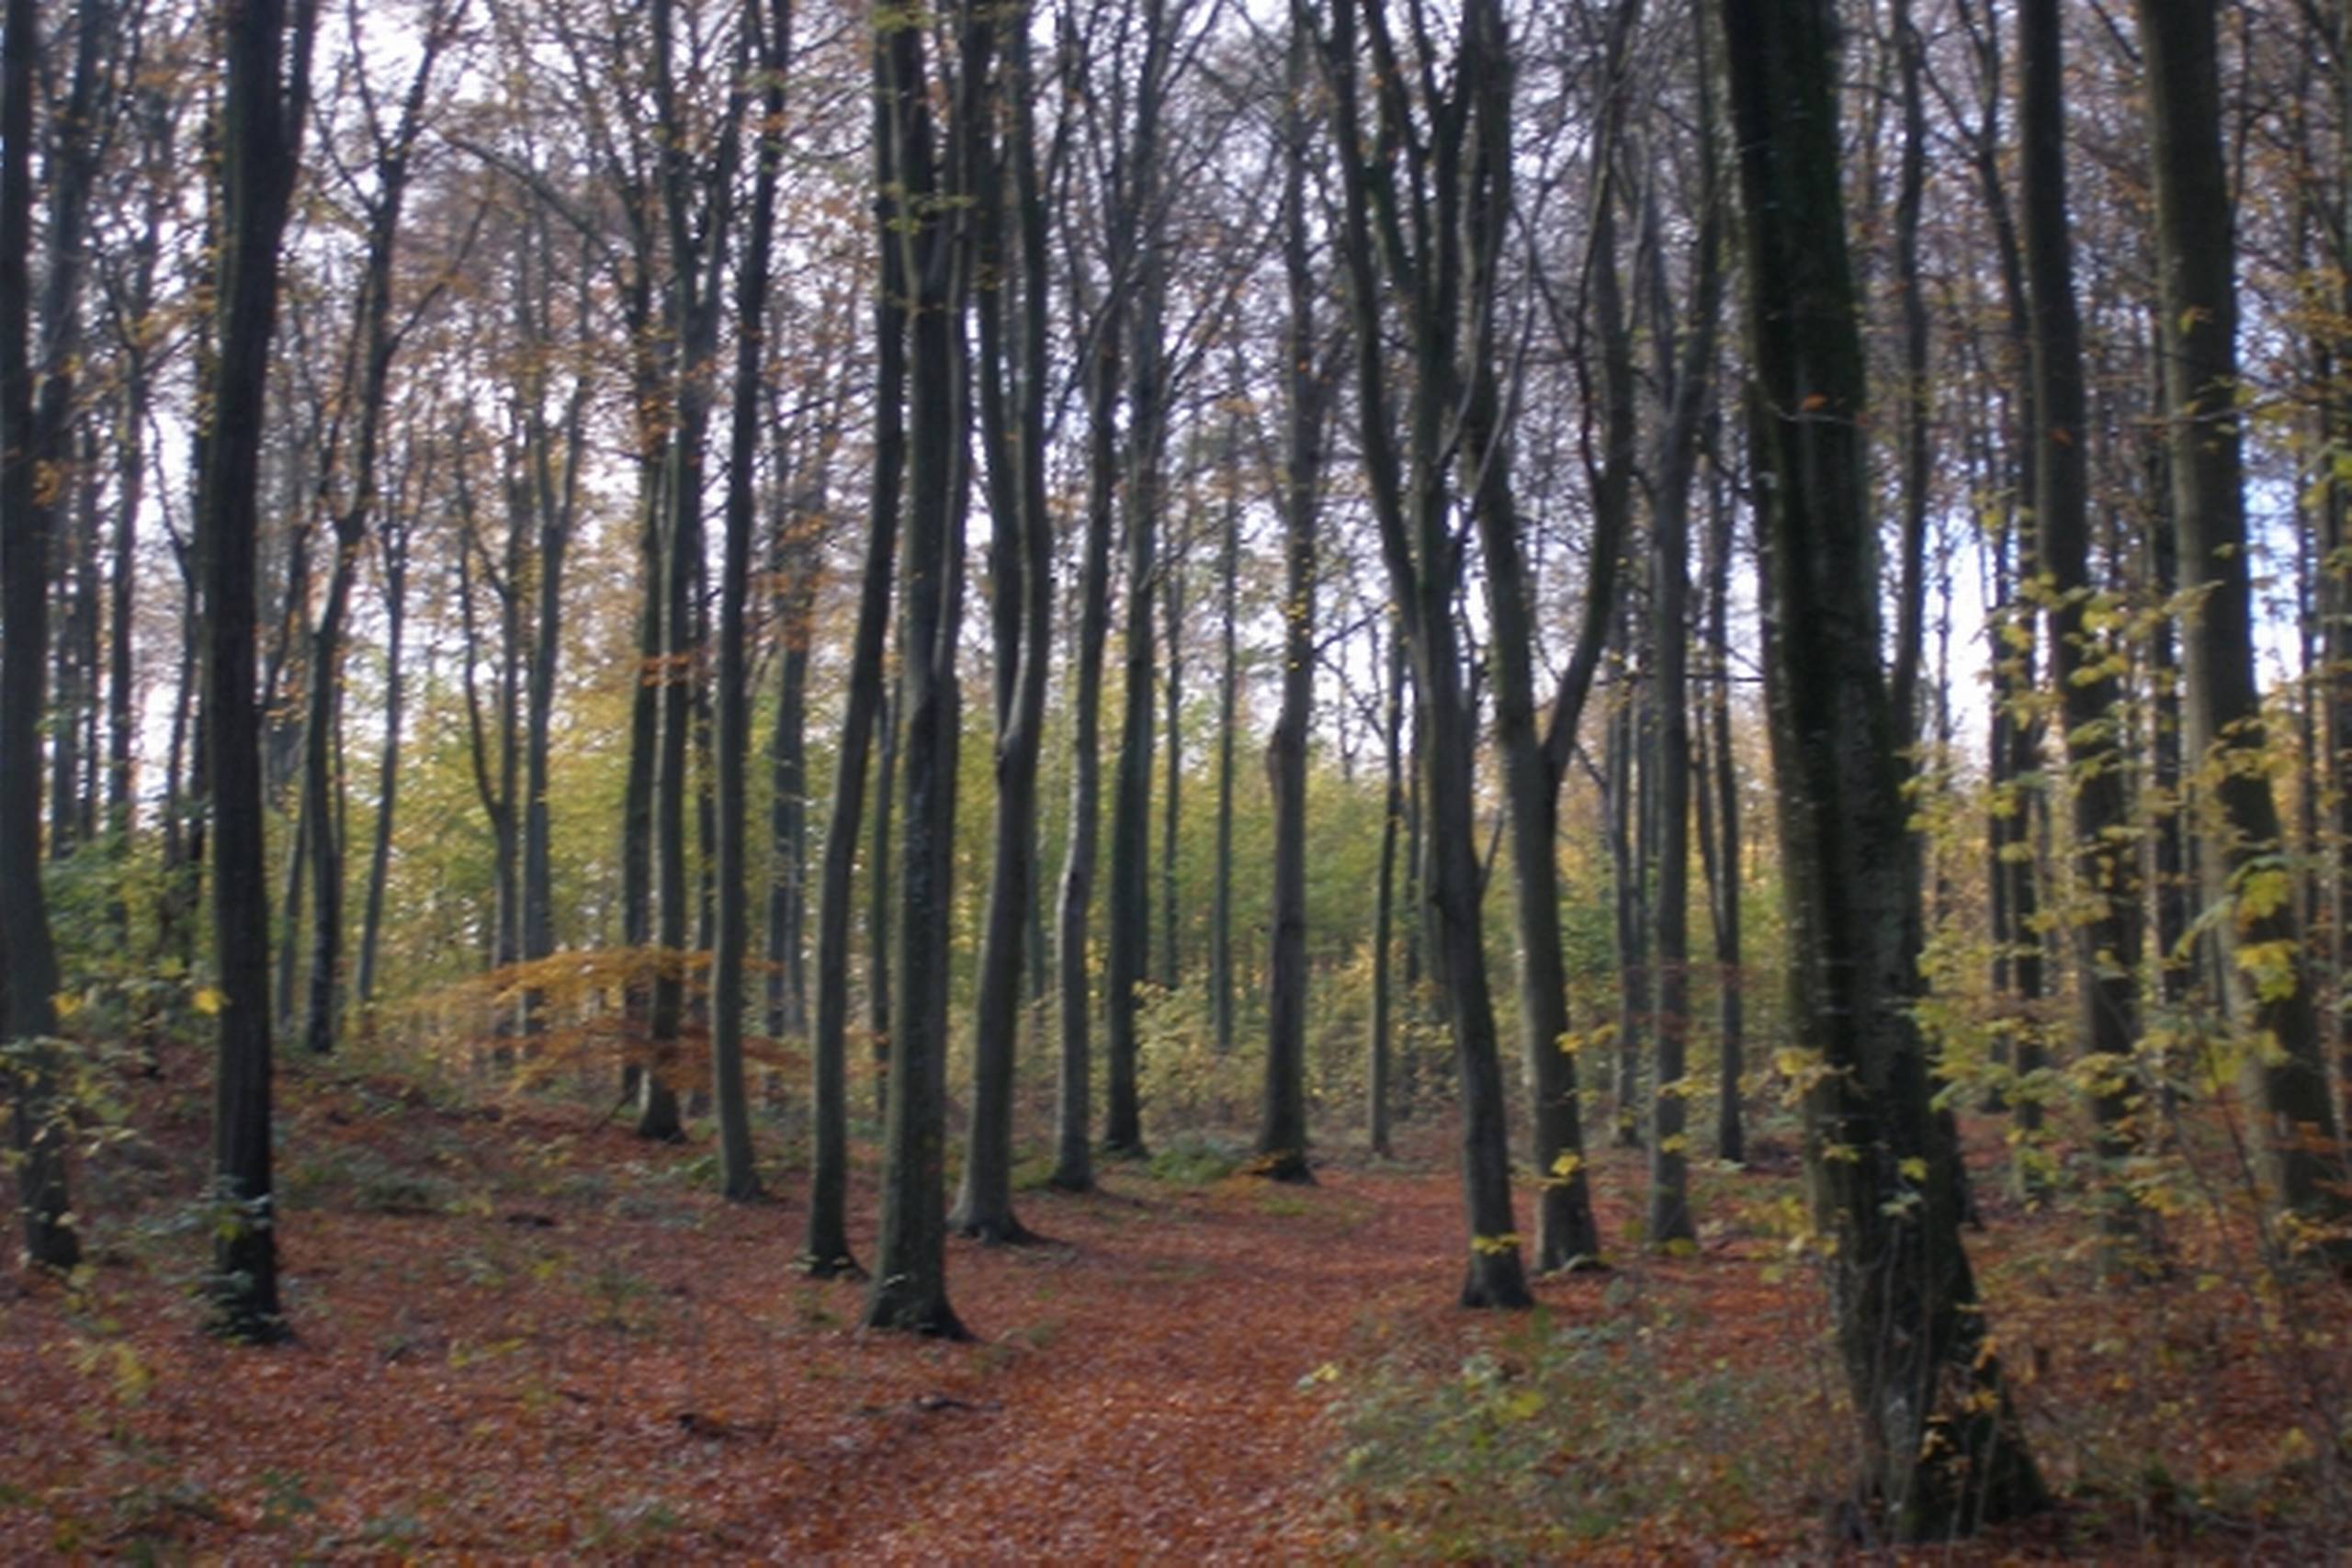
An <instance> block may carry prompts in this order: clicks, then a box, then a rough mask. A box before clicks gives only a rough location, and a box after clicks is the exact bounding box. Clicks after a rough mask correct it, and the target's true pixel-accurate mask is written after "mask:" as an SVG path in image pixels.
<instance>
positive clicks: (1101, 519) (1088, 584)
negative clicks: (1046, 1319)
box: [1053, 298, 1121, 1192]
mask: <svg viewBox="0 0 2352 1568" xmlns="http://www.w3.org/2000/svg"><path fill="white" fill-rule="evenodd" d="M1115 304H1116V301H1115V298H1114V299H1113V300H1112V301H1109V302H1106V304H1105V306H1104V309H1103V313H1102V316H1101V319H1100V320H1098V321H1097V323H1096V327H1095V331H1094V333H1092V336H1091V343H1090V344H1088V347H1087V350H1086V354H1087V357H1086V360H1085V366H1084V372H1083V373H1084V375H1085V378H1086V400H1087V436H1086V440H1087V493H1086V520H1085V524H1084V526H1083V530H1082V531H1083V540H1082V542H1081V544H1080V565H1079V610H1078V647H1077V649H1076V658H1075V660H1073V663H1074V666H1075V668H1074V670H1073V671H1072V674H1071V680H1070V711H1071V723H1070V728H1071V731H1072V734H1071V740H1070V807H1069V840H1068V843H1067V845H1066V847H1065V849H1064V852H1063V855H1062V881H1061V889H1060V893H1059V896H1058V897H1057V909H1056V914H1055V934H1054V946H1055V969H1056V971H1057V979H1056V989H1057V994H1058V998H1059V1007H1058V1012H1059V1021H1060V1024H1061V1058H1060V1062H1059V1065H1058V1068H1057V1074H1056V1083H1055V1117H1054V1174H1053V1183H1054V1185H1055V1186H1056V1187H1058V1188H1060V1189H1062V1190H1064V1191H1068V1192H1083V1191H1086V1190H1088V1189H1090V1188H1091V1187H1092V1186H1093V1185H1094V1156H1093V1145H1092V1144H1091V1141H1090V1138H1091V1127H1090V1125H1089V1123H1090V1122H1091V1117H1092V1108H1091V1100H1092V1098H1093V1088H1092V1081H1091V1080H1092V1076H1093V1061H1092V1047H1091V1042H1090V1040H1089V1038H1088V1035H1089V1032H1090V1028H1091V1021H1092V1014H1093V1007H1094V983H1093V976H1092V972H1091V961H1090V958H1089V954H1088V934H1087V928H1088V920H1089V914H1090V909H1091V904H1092V902H1093V892H1094V862H1095V854H1096V841H1097V839H1098V838H1099V836H1100V832H1099V829H1100V827H1101V822H1102V800H1103V784H1102V779H1103V739H1102V733H1103V717H1102V710H1103V650H1104V645H1105V643H1107V642H1108V640H1109V635H1108V633H1109V626H1110V619H1111V614H1110V600H1111V527H1112V520H1113V516H1114V503H1115V498H1116V495H1117V491H1118V481H1119V476H1118V450H1119V446H1118V443H1119V426H1118V419H1119V393H1118V389H1119V378H1120V359H1121V356H1120V352H1119V348H1120V336H1121V333H1120V331H1119V328H1118V324H1117V321H1118V318H1117V316H1116V314H1115V313H1114V310H1115Z"/></svg>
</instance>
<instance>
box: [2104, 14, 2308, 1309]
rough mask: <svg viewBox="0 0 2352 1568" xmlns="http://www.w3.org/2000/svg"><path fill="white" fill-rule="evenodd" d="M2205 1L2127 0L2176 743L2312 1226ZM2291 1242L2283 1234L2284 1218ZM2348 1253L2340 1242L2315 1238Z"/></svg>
mask: <svg viewBox="0 0 2352 1568" xmlns="http://www.w3.org/2000/svg"><path fill="white" fill-rule="evenodd" d="M2215 10H2216V7H2215V5H2214V4H2213V0H2180V3H2177V4H2154V3H2152V0H2142V3H2141V5H2140V6H2139V17H2140V35H2141V41H2142V45H2143V49H2144V51H2145V52H2146V56H2147V65H2148V130H2149V140H2150V142H2151V145H2152V167H2153V169H2154V185H2155V194H2156V252H2157V258H2158V261H2159V278H2160V284H2161V288H2160V294H2161V307H2162V308H2161V310H2160V311H2159V317H2160V320H2161V321H2162V323H2163V328H2164V335H2163V343H2164V362H2165V371H2166V374H2165V415H2166V420H2167V423H2166V433H2167V435H2168V439H2169V446H2170V449H2171V457H2172V503H2173V526H2174V530H2175V532H2176V534H2177V537H2178V540H2179V568H2180V573H2181V577H2182V581H2183V582H2184V584H2185V585H2197V586H2200V587H2201V588H2202V590H2203V592H2202V594H2201V597H2200V603H2199V611H2198V613H2197V615H2194V616H2193V617H2192V618H2191V619H2190V621H2189V623H2188V626H2187V628H2186V629H2185V631H2184V633H2183V636H2182V643H2183V648H2184V652H2185V655H2186V657H2185V660H2184V663H2185V665H2186V677H2187V679H2186V681H2185V682H2184V692H2185V697H2186V703H2187V708H2188V736H2187V744H2188V749H2189V752H2190V755H2192V756H2193V757H2194V758H2195V759H2196V763H2197V767H2198V770H2199V782H2200V784H2201V785H2202V789H2201V792H2200V793H2203V794H2206V795H2210V796H2211V799H2212V801H2213V803H2214V806H2215V807H2216V808H2217V810H2218V813H2219V821H2220V822H2221V823H2223V824H2226V832H2223V833H2217V834H2216V835H2215V837H2214V839H2213V841H2212V842H2211V843H2210V844H2208V845H2206V846H2205V854H2204V857H2203V859H2204V871H2205V879H2206V890H2207V897H2208V898H2209V899H2218V898H2220V897H2223V896H2224V895H2226V896H2228V897H2231V898H2232V899H2233V903H2234V916H2235V918H2234V919H2233V920H2232V921H2231V922H2228V923H2227V925H2226V926H2225V928H2224V931H2225V937H2226V942H2227V945H2228V947H2229V949H2230V956H2231V959H2232V962H2231V964H2230V965H2229V967H2230V969H2231V971H2232V973H2233V976H2234V977H2235V984H2236V986H2237V988H2238V991H2239V996H2240V999H2241V1001H2242V1002H2243V1004H2244V1005H2245V1010H2246V1012H2247V1015H2248V1021H2249V1022H2250V1023H2251V1025H2252V1027H2253V1030H2254V1035H2255V1038H2256V1040H2259V1041H2262V1042H2263V1043H2262V1044H2260V1045H2259V1046H2253V1045H2250V1046H2249V1047H2248V1049H2247V1050H2246V1053H2245V1058H2246V1066H2245V1100H2246V1102H2247V1103H2248V1104H2249V1105H2250V1106H2252V1107H2253V1108H2254V1110H2255V1111H2256V1114H2257V1116H2258V1117H2259V1119H2260V1125H2259V1127H2258V1128H2257V1129H2256V1139H2257V1141H2258V1143H2259V1145H2260V1148H2261V1152H2262V1156H2263V1164H2264V1171H2263V1176H2264V1179H2265V1181H2266V1182H2267V1185H2268V1187H2269V1193H2268V1196H2269V1199H2270V1201H2271V1202H2272V1203H2273V1204H2274V1205H2275V1206H2276V1208H2277V1210H2278V1213H2280V1214H2281V1215H2282V1216H2290V1217H2291V1218H2292V1219H2293V1220H2294V1221H2297V1222H2300V1223H2301V1224H2306V1225H2313V1226H2318V1227H2321V1228H2322V1229H2323V1231H2324V1230H2328V1229H2332V1228H2334V1227H2336V1226H2339V1225H2340V1224H2342V1222H2343V1221H2344V1220H2345V1219H2346V1217H2347V1215H2352V1196H2347V1189H2346V1186H2345V1181H2344V1171H2345V1157H2344V1145H2343V1135H2342V1130H2341V1127H2340V1125H2339V1123H2338V1122H2337V1119H2336V1112H2335V1101H2334V1100H2333V1099H2332V1098H2331V1096H2330V1094H2329V1092H2328V1086H2327V1071H2326V1066H2325V1060H2324V1056H2323V1055H2322V1045H2321V1039H2320V1025H2319V1015H2318V1011H2317V1009H2316V1007H2315V1006H2314V976H2312V974H2311V973H2310V964H2309V955H2308V954H2307V953H2305V952H2304V951H2303V947H2302V932H2301V927H2300V922H2299V921H2298V920H2297V919H2296V917H2295V908H2294V899H2293V897H2291V895H2290V892H2289V891H2287V890H2284V889H2281V888H2279V887H2278V886H2275V885H2276V884H2278V883H2281V882H2286V883H2290V874H2289V873H2287V872H2284V871H2281V870H2278V869H2276V868H2273V867H2270V866H2268V865H2267V857H2269V856H2272V855H2275V854H2277V853H2278V852H2279V851H2280V850H2281V848H2282V847H2283V846H2282V840H2281V836H2280V827H2279V820H2278V802H2277V801H2276V800H2275V799H2274V798H2273V796H2272V795H2271V789H2270V780H2269V775H2268V773H2267V770H2266V769H2264V768H2263V767H2262V766H2261V765H2260V764H2259V761H2258V759H2259V758H2260V757H2261V755H2262V748H2263V725H2262V705H2261V694H2260V693H2259V691H2258V690H2257V688H2256V684H2255V673H2254V644H2253V622H2252V616H2253V604H2252V592H2251V588H2250V584H2249V581H2248V569H2247V565H2246V558H2245V547H2246V530H2245V494H2244V489H2243V486H2244V472H2243V466H2242V459H2241V456H2240V451H2239V441H2240V430H2239V418H2240V415H2239V408H2238V402H2237V396H2238V363H2237V295H2236V286H2235V280H2234V277H2233V254H2234V252H2233V235H2234V231H2235V224H2234V222H2233V218H2232V213H2231V205H2230V186H2229V180H2228V175H2227V171H2226V169H2225V167H2224V164H2223V161H2222V133H2221V118H2220V117H2221V80H2220V63H2219V53H2218V50H2217V46H2216V39H2215V30H2216V28H2215ZM2290 886H2291V884H2290ZM2288 1234H2289V1236H2290V1245H2293V1242H2292V1239H2291V1238H2292V1236H2293V1234H2294V1233H2292V1232H2290V1233H2288ZM2322 1250H2324V1252H2325V1254H2326V1255H2327V1256H2328V1257H2329V1258H2330V1260H2331V1261H2332V1262H2335V1264H2337V1265H2338V1266H2339V1267H2352V1243H2347V1242H2346V1241H2344V1240H2343V1239H2341V1237H2340V1235H2339V1236H2338V1237H2337V1238H2336V1239H2335V1240H2333V1241H2330V1242H2326V1243H2323V1244H2322Z"/></svg>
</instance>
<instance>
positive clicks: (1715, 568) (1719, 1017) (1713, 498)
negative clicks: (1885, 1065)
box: [1700, 469, 1747, 1165]
mask: <svg viewBox="0 0 2352 1568" xmlns="http://www.w3.org/2000/svg"><path fill="white" fill-rule="evenodd" d="M1709 498H1710V499H1709V508H1710V512H1711V513H1712V515H1711V517H1710V519H1709V526H1708V531H1707V649H1708V660H1707V662H1708V674H1709V681H1708V690H1707V725H1708V742H1707V752H1708V756H1707V761H1708V763H1709V766H1710V771H1711V773H1712V774H1713V779H1712V782H1711V784H1710V783H1702V784H1701V786H1700V790H1701V795H1702V798H1703V797H1704V795H1705V792H1706V791H1707V790H1708V789H1709V788H1710V787H1712V788H1713V791H1714V796H1715V831H1716V833H1717V834H1718V835H1719V843H1720V846H1721V847H1720V848H1719V849H1718V850H1717V851H1716V853H1715V864H1716V866H1717V867H1718V872H1717V875H1716V881H1715V902H1714V931H1715V987H1716V1015H1715V1016H1716V1030H1717V1033H1718V1035H1719V1039H1718V1041H1717V1055H1719V1056H1720V1057H1721V1058H1722V1068H1721V1072H1722V1078H1721V1087H1720V1090H1719V1092H1718V1093H1717V1095H1716V1099H1715V1157H1716V1158H1717V1159H1721V1160H1728V1161H1729V1162H1731V1163H1732V1164H1734V1165H1740V1164H1744V1163H1746V1161H1747V1128H1746V1125H1745V1123H1744V1121H1743V1118H1742V1112H1741V1106H1740V1093H1739V1080H1740V1077H1741V1075H1742V1073H1743V1072H1744V1071H1745V1070H1746V1057H1747V1018H1746V1011H1745V1010H1746V1002H1747V976H1745V975H1744V974H1743V973H1742V971H1741V967H1740V930H1739V915H1740V909H1739V901H1740V886H1741V879H1742V874H1743V872H1744V870H1745V867H1744V866H1743V865H1742V863H1741V861H1742V856H1741V852H1740V820H1739V819H1740V804H1739V768H1738V763H1737V761H1736V759H1735V758H1734V756H1733V754H1732V739H1731V635H1730V618H1731V547H1732V530H1733V525H1734V520H1735V516H1736V513H1735V512H1734V509H1733V507H1732V505H1731V503H1730V502H1729V500H1728V499H1727V498H1726V497H1725V496H1724V483H1723V475H1722V472H1721V470H1720V469H1717V470H1716V471H1715V472H1714V474H1713V483H1712V484H1711V485H1710V486H1709Z"/></svg>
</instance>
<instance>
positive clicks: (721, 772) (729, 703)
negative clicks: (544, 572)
mask: <svg viewBox="0 0 2352 1568" xmlns="http://www.w3.org/2000/svg"><path fill="white" fill-rule="evenodd" d="M743 26H744V27H745V28H749V29H750V30H751V31H752V35H753V37H754V38H755V39H756V40H757V41H756V43H755V45H754V51H755V52H756V54H757V57H758V61H759V75H760V81H761V94H760V118H759V139H758V164H759V172H758V174H757V175H755V176H754V179H753V184H752V211H751V231H750V233H749V235H748V236H747V239H746V242H745V245H744V254H743V262H742V271H741V275H740V276H739V277H738V279H737V281H736V286H735V333H736V336H735V389H734V401H733V405H732V407H731V408H730V409H729V416H730V421H731V428H730V430H729V452H728V463H727V513H726V524H725V531H726V540H725V543H724V546H723V557H722V564H721V566H720V568H719V579H718V736H717V741H718V746H717V750H718V759H717V761H718V769H717V772H718V823H717V828H718V868H717V876H718V900H717V901H718V908H717V916H718V929H717V931H716V932H715V933H714V934H715V936H716V942H715V944H714V946H713V949H712V952H711V980H710V997H711V1006H710V1079H711V1099H712V1102H713V1105H714V1108H715V1109H716V1110H717V1111H718V1160H719V1187H720V1190H721V1191H722V1192H723V1193H724V1194H725V1195H726V1197H727V1198H728V1200H729V1201H731V1202H738V1203H741V1202H749V1201H751V1200H752V1199H753V1198H756V1197H758V1196H759V1195H760V1176H759V1169H758V1167H757V1166H756V1164H755V1163H754V1161H753V1159H752V1109H751V1104H750V1101H749V1100H747V1099H746V1097H745V1094H744V1089H743V1011H744V1007H745V1004H746V1003H747V1002H748V1001H749V999H750V998H748V996H747V995H746V994H745V993H746V991H747V989H748V987H746V986H745V985H744V983H743V953H744V950H745V949H746V948H747V947H748V946H749V945H750V943H751V931H750V925H751V898H750V894H749V890H748V888H747V887H746V886H745V879H746V877H747V875H748V862H749V858H750V857H749V855H748V854H747V852H746V847H745V836H746V834H747V833H748V831H749V829H750V826H751V823H750V806H749V803H748V802H747V800H746V799H745V794H746V790H745V785H746V782H747V781H746V778H745V773H746V771H747V769H748V766H749V760H750V756H751V750H752V737H751V727H752V702H751V694H750V692H749V691H748V690H747V688H748V686H749V683H750V674H749V671H748V668H747V666H748V663H749V660H748V658H747V655H746V650H745V647H744V644H745V642H746V640H747V633H746V631H745V628H744V621H745V609H746V601H748V600H749V598H750V597H751V592H752V527H753V525H754V523H755V521H756V505H755V502H754V499H753V496H752V465H753V463H754V462H755V461H756V460H757V459H758V457H759V446H760V423H761V420H760V412H761V400H760V377H761V374H762V372H763V371H764V370H765V368H766V354H767V329H768V314H767V312H768V257H769V254H770V244H771V234H772V231H773V230H774V228H775V205H776V186H777V184H778V182H779V178H780V173H781V168H782V164H783V161H784V148H783V145H782V138H783V134H784V125H783V122H784V73H785V62H786V59H787V58H788V56H789V55H790V52H791V49H792V9H791V6H790V4H789V0H774V3H773V4H771V5H770V6H766V7H763V6H761V5H760V4H759V3H758V0H751V4H750V5H748V6H746V8H745V10H744V14H743Z"/></svg>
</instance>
